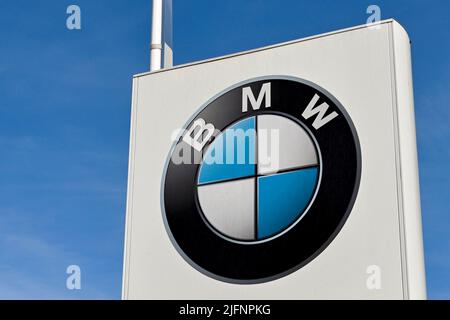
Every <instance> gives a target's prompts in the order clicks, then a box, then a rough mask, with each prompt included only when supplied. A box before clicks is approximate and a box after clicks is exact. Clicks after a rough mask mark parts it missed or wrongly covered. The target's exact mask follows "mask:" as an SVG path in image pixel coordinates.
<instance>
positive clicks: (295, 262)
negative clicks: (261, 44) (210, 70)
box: [162, 77, 361, 283]
mask: <svg viewBox="0 0 450 320" xmlns="http://www.w3.org/2000/svg"><path fill="white" fill-rule="evenodd" d="M198 159H200V160H199V161H196V160H198ZM360 171H361V155H360V148H359V142H358V137H357V133H356V130H355V128H354V126H353V124H352V121H351V119H350V118H349V116H348V114H347V113H346V112H345V109H344V108H343V106H342V105H341V104H340V103H339V102H338V101H337V100H336V99H335V98H334V97H333V96H332V95H331V94H330V93H328V92H327V91H326V90H324V89H323V88H320V87H319V86H317V85H315V84H313V83H310V82H308V81H305V80H300V79H295V78H289V77H265V78H263V79H253V80H249V81H246V82H245V83H240V84H238V85H236V86H234V87H232V88H230V89H227V90H225V91H224V92H223V93H221V94H219V95H218V96H217V97H214V98H213V99H212V100H211V101H209V102H208V103H206V105H205V106H203V107H202V108H200V110H199V112H197V114H195V116H194V117H193V118H192V119H191V120H190V121H189V122H188V123H187V125H186V127H185V128H184V130H183V131H182V134H181V136H180V137H179V139H177V141H176V143H175V145H174V147H173V148H172V151H171V154H170V155H169V160H168V162H167V167H166V170H165V173H164V177H163V188H162V193H163V194H162V197H163V201H162V203H163V206H164V208H163V210H162V211H163V215H164V220H165V222H166V228H167V231H168V232H169V234H170V236H171V239H172V242H173V244H174V245H175V246H176V248H177V249H178V251H179V252H180V254H182V255H183V257H184V258H185V259H186V260H187V261H188V262H189V263H190V264H191V265H192V266H193V267H195V268H196V269H198V270H199V271H201V272H203V273H205V274H207V275H209V276H211V277H213V278H216V279H220V280H222V281H227V282H232V283H259V282H266V281H270V280H273V279H276V278H279V277H282V276H284V275H286V274H289V273H291V272H293V271H295V270H297V269H298V268H301V267H302V266H303V265H305V264H307V263H308V262H309V261H311V259H313V258H314V257H316V256H317V255H318V254H320V252H321V251H323V250H324V249H325V248H326V247H327V245H328V244H329V243H330V242H331V241H332V240H333V238H334V237H335V235H336V234H337V233H338V232H339V230H340V229H341V227H342V226H343V224H344V223H345V221H346V219H347V216H348V214H349V213H350V211H351V209H352V206H353V202H354V200H355V197H356V194H357V192H358V187H359V179H360Z"/></svg>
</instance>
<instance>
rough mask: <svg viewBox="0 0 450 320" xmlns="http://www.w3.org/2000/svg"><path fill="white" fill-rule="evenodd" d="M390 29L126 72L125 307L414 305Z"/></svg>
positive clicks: (412, 195) (404, 75) (406, 128)
mask: <svg viewBox="0 0 450 320" xmlns="http://www.w3.org/2000/svg"><path fill="white" fill-rule="evenodd" d="M412 89H413V88H412V77H411V59H410V40H409V38H408V35H407V33H406V31H405V30H404V29H403V28H402V27H401V26H400V25H399V24H398V23H397V22H395V21H394V20H387V21H383V22H380V23H379V24H377V26H376V28H372V27H370V26H367V25H362V26H357V27H354V28H349V29H345V30H339V31H335V32H330V33H327V34H322V35H317V36H313V37H310V38H306V39H300V40H295V41H292V42H288V43H282V44H277V45H274V46H270V47H266V48H260V49H256V50H252V51H248V52H240V53H237V54H233V55H229V56H225V57H220V58H215V59H210V60H206V61H199V62H193V63H189V64H186V65H179V66H175V67H173V68H165V69H162V70H158V71H153V72H146V73H143V74H138V75H135V76H134V78H133V94H132V96H133V100H132V113H131V134H130V158H129V159H130V161H129V174H128V193H127V218H126V232H125V254H124V273H123V297H124V298H125V299H158V300H159V299H176V300H192V299H194V300H197V299H214V300H215V299H218V300H249V299H250V300H252V299H262V300H272V299H422V298H425V297H426V291H425V288H426V286H425V272H424V259H423V241H422V232H421V211H420V193H419V181H418V169H417V150H416V138H415V122H414V100H413V90H412Z"/></svg>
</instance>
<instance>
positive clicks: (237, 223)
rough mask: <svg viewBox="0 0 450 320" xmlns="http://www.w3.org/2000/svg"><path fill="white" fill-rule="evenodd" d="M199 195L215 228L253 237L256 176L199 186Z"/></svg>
mask: <svg viewBox="0 0 450 320" xmlns="http://www.w3.org/2000/svg"><path fill="white" fill-rule="evenodd" d="M198 199H199V202H200V206H201V209H202V211H203V214H204V215H205V217H206V219H207V220H208V221H209V223H210V224H211V225H212V226H213V227H214V228H215V229H217V230H219V231H220V232H221V233H223V234H224V235H226V236H229V237H231V238H235V239H238V240H254V239H255V178H249V179H244V180H236V181H230V182H223V183H215V184H210V185H203V186H199V187H198Z"/></svg>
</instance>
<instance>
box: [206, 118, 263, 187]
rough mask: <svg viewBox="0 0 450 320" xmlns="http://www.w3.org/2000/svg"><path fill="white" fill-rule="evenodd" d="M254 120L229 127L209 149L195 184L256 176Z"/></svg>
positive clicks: (245, 120)
mask: <svg viewBox="0 0 450 320" xmlns="http://www.w3.org/2000/svg"><path fill="white" fill-rule="evenodd" d="M255 144H256V132H255V117H251V118H247V119H244V120H241V121H239V122H237V123H236V124H234V125H232V126H230V127H229V128H227V129H226V130H225V132H223V133H222V134H221V135H220V136H218V137H217V138H216V139H215V141H214V142H213V143H212V144H211V146H209V148H208V150H207V151H206V154H205V155H204V157H203V163H202V165H201V167H200V172H199V175H198V183H199V184H205V183H212V182H218V181H224V180H232V179H238V178H243V177H249V176H254V175H255Z"/></svg>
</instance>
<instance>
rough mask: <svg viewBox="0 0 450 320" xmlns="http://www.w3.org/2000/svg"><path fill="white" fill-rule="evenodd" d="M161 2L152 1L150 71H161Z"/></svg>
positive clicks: (157, 0) (159, 0) (158, 0)
mask: <svg viewBox="0 0 450 320" xmlns="http://www.w3.org/2000/svg"><path fill="white" fill-rule="evenodd" d="M162 20H163V0H153V12H152V39H151V44H150V71H156V70H160V69H161V61H162V25H163V21H162Z"/></svg>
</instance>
